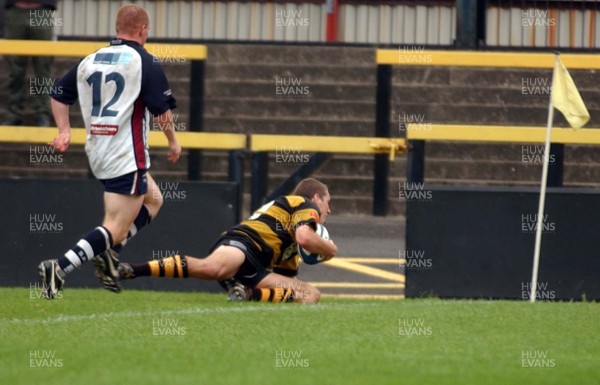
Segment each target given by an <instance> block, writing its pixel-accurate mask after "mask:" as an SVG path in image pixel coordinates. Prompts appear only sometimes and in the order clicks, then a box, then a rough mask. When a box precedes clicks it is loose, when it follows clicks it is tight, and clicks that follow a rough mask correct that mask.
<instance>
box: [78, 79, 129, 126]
mask: <svg viewBox="0 0 600 385" xmlns="http://www.w3.org/2000/svg"><path fill="white" fill-rule="evenodd" d="M86 80H87V83H88V84H89V85H90V86H91V87H92V116H117V114H118V113H119V111H118V110H111V109H110V107H112V105H113V104H115V103H116V102H117V101H118V100H119V98H120V97H121V94H122V93H123V90H124V89H125V78H124V77H123V75H121V74H120V73H118V72H111V73H108V74H106V76H104V73H103V72H100V71H96V72H94V73H93V74H91V75H90V76H89V77H88V78H87V79H86ZM109 82H114V83H115V86H116V90H115V93H114V95H113V97H112V99H110V100H109V101H108V103H106V104H105V105H104V107H102V83H106V84H107V83H109Z"/></svg>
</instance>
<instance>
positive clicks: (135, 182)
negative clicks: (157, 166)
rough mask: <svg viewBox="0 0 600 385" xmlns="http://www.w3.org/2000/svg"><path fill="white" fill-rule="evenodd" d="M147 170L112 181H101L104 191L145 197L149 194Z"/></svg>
mask: <svg viewBox="0 0 600 385" xmlns="http://www.w3.org/2000/svg"><path fill="white" fill-rule="evenodd" d="M146 173H147V170H137V171H134V172H130V173H129V174H125V175H121V176H118V177H116V178H112V179H100V182H102V184H103V185H104V191H106V192H111V193H116V194H123V195H144V194H146V193H147V192H148V176H147V175H146Z"/></svg>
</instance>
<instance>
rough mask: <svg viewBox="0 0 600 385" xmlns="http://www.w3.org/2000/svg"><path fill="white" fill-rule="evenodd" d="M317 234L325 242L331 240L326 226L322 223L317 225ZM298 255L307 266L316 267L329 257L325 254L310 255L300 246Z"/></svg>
mask: <svg viewBox="0 0 600 385" xmlns="http://www.w3.org/2000/svg"><path fill="white" fill-rule="evenodd" d="M316 233H317V235H318V236H320V237H321V238H323V239H324V240H326V241H328V240H329V232H328V231H327V229H326V228H325V226H323V225H322V224H320V223H317V230H316ZM298 254H300V257H301V258H302V260H303V261H304V263H306V264H307V265H316V264H317V263H320V262H322V261H323V260H324V259H326V258H327V256H326V255H323V254H316V253H310V252H309V251H308V250H305V249H303V248H302V247H300V245H298Z"/></svg>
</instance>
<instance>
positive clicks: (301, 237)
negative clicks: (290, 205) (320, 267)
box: [296, 225, 337, 259]
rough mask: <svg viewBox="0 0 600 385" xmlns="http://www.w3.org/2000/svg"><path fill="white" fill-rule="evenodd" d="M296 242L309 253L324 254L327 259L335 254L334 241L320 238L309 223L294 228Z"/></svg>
mask: <svg viewBox="0 0 600 385" xmlns="http://www.w3.org/2000/svg"><path fill="white" fill-rule="evenodd" d="M296 243H298V245H300V247H302V248H303V249H305V250H308V251H310V252H311V253H315V254H324V255H326V256H327V259H331V258H333V257H335V255H336V254H337V246H336V245H335V243H333V241H331V240H328V241H326V240H324V239H323V238H321V237H320V236H319V235H318V234H317V233H316V232H315V231H314V230H313V229H312V227H310V226H309V225H302V226H299V227H298V228H297V229H296Z"/></svg>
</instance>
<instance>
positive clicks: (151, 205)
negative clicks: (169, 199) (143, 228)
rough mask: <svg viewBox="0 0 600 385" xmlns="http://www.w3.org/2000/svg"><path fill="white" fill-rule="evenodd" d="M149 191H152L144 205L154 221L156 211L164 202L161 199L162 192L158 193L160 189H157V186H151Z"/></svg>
mask: <svg viewBox="0 0 600 385" xmlns="http://www.w3.org/2000/svg"><path fill="white" fill-rule="evenodd" d="M151 190H152V191H151V192H150V194H149V196H148V197H147V199H144V204H145V205H146V207H147V208H148V212H149V213H150V216H151V217H152V218H153V219H154V218H155V217H156V215H158V211H159V210H160V208H161V207H162V205H163V203H164V202H165V198H164V197H163V195H162V192H161V191H160V188H158V186H156V185H154V186H152V187H151Z"/></svg>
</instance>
